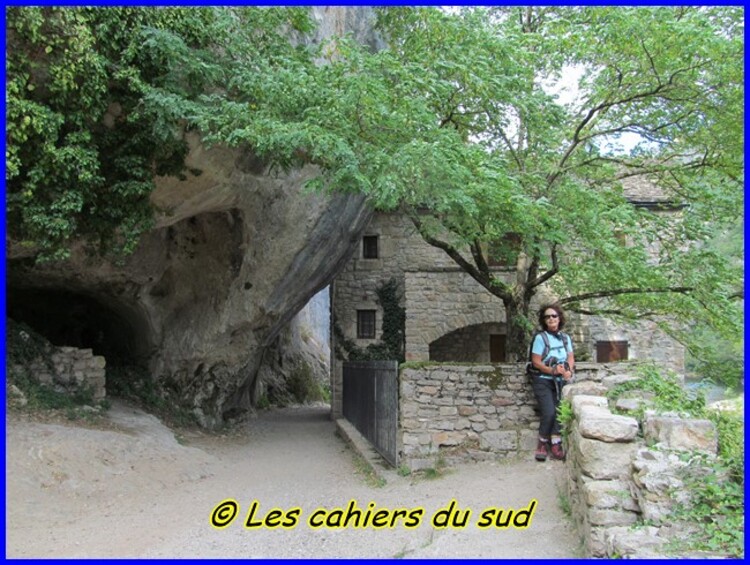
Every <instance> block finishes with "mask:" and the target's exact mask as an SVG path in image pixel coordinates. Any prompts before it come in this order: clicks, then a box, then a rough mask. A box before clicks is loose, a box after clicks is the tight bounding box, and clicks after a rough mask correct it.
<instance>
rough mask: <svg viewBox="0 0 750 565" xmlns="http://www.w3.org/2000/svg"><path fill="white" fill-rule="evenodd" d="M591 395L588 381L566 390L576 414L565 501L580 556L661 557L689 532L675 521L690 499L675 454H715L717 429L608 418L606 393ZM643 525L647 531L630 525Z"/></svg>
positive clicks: (667, 419) (650, 417) (650, 415)
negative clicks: (579, 544) (580, 548)
mask: <svg viewBox="0 0 750 565" xmlns="http://www.w3.org/2000/svg"><path fill="white" fill-rule="evenodd" d="M622 380H623V379H619V378H618V379H612V380H610V381H609V382H608V383H607V385H609V386H615V385H616V384H619V383H620V382H622ZM609 386H605V389H608V388H609ZM592 390H595V389H592V387H591V386H590V383H578V384H574V385H571V386H570V387H566V390H565V397H566V398H568V399H570V401H571V406H572V409H573V415H574V420H573V422H572V424H571V426H570V431H569V433H568V436H567V443H568V445H567V447H568V457H567V461H566V465H567V467H568V473H567V476H568V496H569V498H570V506H571V511H572V517H573V520H574V522H575V524H576V527H577V529H578V532H579V534H580V535H581V538H582V541H583V546H584V548H585V550H586V553H587V554H588V556H591V557H609V558H612V557H638V558H647V557H665V556H666V555H665V553H664V549H665V547H666V544H668V542H670V541H671V540H673V539H674V538H676V537H680V536H684V535H686V533H687V532H688V530H689V524H675V523H674V511H675V509H676V507H677V506H678V505H681V504H684V503H687V502H689V500H690V493H689V492H688V491H687V490H686V489H684V488H683V487H684V483H683V480H682V478H681V476H682V474H681V472H680V471H681V470H682V469H683V468H684V467H685V465H686V463H685V462H684V460H683V459H682V458H681V457H679V456H678V453H679V452H680V451H684V450H700V451H703V452H708V453H711V454H714V455H715V454H716V448H717V443H716V438H717V433H716V429H715V428H714V426H713V424H712V423H711V422H710V421H708V420H696V419H689V418H681V417H679V416H678V415H659V414H656V413H655V412H653V411H646V413H645V414H646V415H645V417H644V419H643V421H642V422H639V421H638V420H636V419H635V418H633V417H631V416H623V415H618V414H613V413H612V412H611V411H610V408H609V403H608V401H607V398H606V397H605V396H595V395H591V394H587V393H590V392H592ZM605 394H606V392H605ZM634 406H635V407H637V406H638V404H637V403H635V404H634ZM644 523H648V524H649V527H645V526H643V527H639V528H637V529H633V528H632V526H633V525H635V524H644Z"/></svg>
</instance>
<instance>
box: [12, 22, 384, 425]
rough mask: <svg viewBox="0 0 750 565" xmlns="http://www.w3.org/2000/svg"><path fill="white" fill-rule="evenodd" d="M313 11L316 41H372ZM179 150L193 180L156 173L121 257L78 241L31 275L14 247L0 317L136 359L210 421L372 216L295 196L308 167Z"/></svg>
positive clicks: (242, 399) (238, 392) (349, 201)
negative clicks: (149, 215)
mask: <svg viewBox="0 0 750 565" xmlns="http://www.w3.org/2000/svg"><path fill="white" fill-rule="evenodd" d="M314 15H315V17H316V18H317V19H318V20H319V21H321V22H323V24H324V25H322V26H321V31H320V32H319V33H323V32H324V31H325V30H326V29H329V28H330V29H334V30H336V31H338V30H339V28H342V26H343V28H344V29H348V28H346V26H351V25H352V22H357V26H359V27H357V26H355V27H354V29H355V30H359V31H360V32H361V33H364V32H363V31H362V30H365V31H367V33H371V31H368V30H369V29H370V28H368V27H367V26H366V25H365V24H364V23H362V22H367V21H369V19H370V18H371V17H372V13H371V12H370V11H369V10H365V9H362V8H348V9H344V8H340V9H332V8H320V9H316V10H315V13H314ZM188 142H189V144H190V148H191V150H190V153H189V155H188V157H187V166H188V167H191V168H196V169H200V170H201V171H202V173H201V174H200V175H199V176H192V175H190V176H189V178H188V179H187V180H184V181H180V180H178V179H175V178H159V179H157V188H156V190H155V192H154V193H153V195H152V201H153V204H154V206H155V209H156V210H157V223H156V227H155V229H153V230H152V231H151V232H149V233H148V234H146V235H144V237H143V238H142V239H141V241H140V243H139V246H138V248H137V250H136V251H135V253H134V254H133V255H132V256H130V257H128V258H127V259H126V260H125V261H124V262H114V261H111V260H109V259H107V258H104V257H101V256H91V255H90V254H87V253H86V252H85V251H84V248H83V246H82V245H81V246H78V247H77V248H76V249H74V250H73V254H72V257H71V259H70V260H68V261H65V262H60V263H55V264H48V265H45V266H42V267H34V266H33V265H32V264H31V263H30V262H29V261H27V260H25V259H23V258H22V257H21V256H20V254H17V253H15V252H14V251H13V248H11V249H10V250H9V254H8V313H9V315H10V316H12V317H17V318H22V319H23V320H24V321H27V323H32V322H34V323H35V325H36V326H37V329H38V330H39V331H41V332H43V333H45V334H46V335H48V337H50V339H51V340H52V341H53V342H57V343H56V345H73V346H79V347H80V346H87V347H93V348H94V350H95V352H97V348H98V349H99V352H100V354H103V355H105V356H108V365H110V364H112V363H113V362H115V363H123V364H129V363H133V362H140V363H142V364H143V365H145V366H147V367H148V370H149V372H150V373H151V375H152V376H153V377H154V378H156V379H158V380H159V381H160V382H162V384H163V385H164V386H165V387H167V388H168V389H169V390H171V391H173V393H174V394H175V395H176V396H178V397H179V398H180V400H181V403H182V404H183V405H186V406H189V407H190V408H191V409H192V410H193V412H194V413H195V415H196V416H197V417H198V419H199V420H200V422H201V423H202V424H203V425H205V426H215V425H219V424H220V423H221V422H223V421H224V419H225V418H227V417H230V416H231V415H233V414H235V413H236V412H238V411H243V410H245V409H247V408H248V407H249V406H250V405H251V404H252V400H253V395H254V394H256V384H257V378H258V374H259V370H260V368H261V365H262V363H263V357H264V352H265V351H266V350H267V349H268V347H269V346H270V345H271V344H272V343H274V342H276V343H275V345H274V346H275V347H278V346H279V344H278V339H277V338H278V336H279V333H280V331H281V330H282V328H284V327H285V325H286V324H287V323H288V322H289V321H290V320H291V319H292V318H293V317H294V316H295V314H297V312H298V311H299V310H300V309H301V308H302V307H303V306H304V305H305V304H306V303H307V301H308V300H309V299H310V298H311V297H312V296H313V295H315V294H316V293H317V292H318V291H319V290H321V289H322V288H324V287H325V286H327V285H328V284H329V283H330V282H331V281H332V279H333V277H334V276H335V275H336V273H337V272H338V271H339V270H340V269H341V267H342V266H343V265H344V263H345V262H346V260H347V259H348V258H349V256H350V254H351V252H352V251H353V249H354V247H355V246H356V244H357V242H358V240H359V238H360V237H361V234H362V231H363V230H364V228H365V226H366V225H367V223H368V221H369V219H370V215H371V211H370V209H369V207H368V206H367V204H366V202H365V200H364V198H363V197H361V196H358V195H333V196H326V195H319V194H309V193H306V192H304V191H303V185H304V182H305V181H306V180H308V179H309V178H311V177H312V176H313V175H314V174H315V171H314V170H313V169H312V168H310V169H301V170H296V171H292V172H290V173H288V174H279V175H276V174H271V173H270V172H269V171H268V169H267V167H265V166H264V165H263V164H262V163H259V162H258V160H257V159H256V158H255V157H254V156H253V155H252V153H251V152H250V151H248V150H242V149H227V148H221V147H219V148H212V149H210V150H209V149H206V148H205V147H204V146H203V145H202V144H201V142H200V139H199V138H198V137H197V136H195V135H193V136H191V137H189V138H188ZM40 325H42V326H45V327H43V328H39V326H40ZM66 340H67V341H68V343H63V342H64V341H66ZM71 342H72V343H71Z"/></svg>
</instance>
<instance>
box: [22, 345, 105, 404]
mask: <svg viewBox="0 0 750 565" xmlns="http://www.w3.org/2000/svg"><path fill="white" fill-rule="evenodd" d="M105 366H106V361H105V359H104V357H102V356H100V355H94V354H93V352H92V351H91V349H78V348H76V347H54V348H52V349H51V351H50V352H49V356H48V357H47V358H46V359H45V358H42V357H40V358H38V359H36V360H34V361H32V362H31V363H29V365H28V366H27V367H21V366H14V367H12V368H11V370H13V371H23V370H26V371H28V372H29V373H30V376H31V377H32V378H33V379H34V380H35V381H37V382H39V383H42V384H44V385H47V386H50V387H52V388H53V389H55V390H57V391H58V392H63V393H65V394H69V395H75V394H77V393H85V394H89V393H90V394H91V400H92V402H94V403H97V402H100V401H102V400H104V397H105V396H106V389H105V384H106V374H105Z"/></svg>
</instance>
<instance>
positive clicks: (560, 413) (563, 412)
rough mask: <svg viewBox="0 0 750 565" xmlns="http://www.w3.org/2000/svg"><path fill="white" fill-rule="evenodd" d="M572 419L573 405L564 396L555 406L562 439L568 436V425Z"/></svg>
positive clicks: (573, 417)
mask: <svg viewBox="0 0 750 565" xmlns="http://www.w3.org/2000/svg"><path fill="white" fill-rule="evenodd" d="M574 419H575V415H574V414H573V405H572V404H571V402H570V400H569V399H567V398H566V399H565V400H562V401H560V404H559V406H558V407H557V420H558V421H559V422H560V429H561V431H562V437H563V439H566V438H567V437H568V434H569V433H570V426H571V424H572V423H573V420H574Z"/></svg>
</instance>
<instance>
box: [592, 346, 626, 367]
mask: <svg viewBox="0 0 750 565" xmlns="http://www.w3.org/2000/svg"><path fill="white" fill-rule="evenodd" d="M627 359H628V342H627V341H597V342H596V360H597V362H599V363H613V362H615V361H627Z"/></svg>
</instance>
